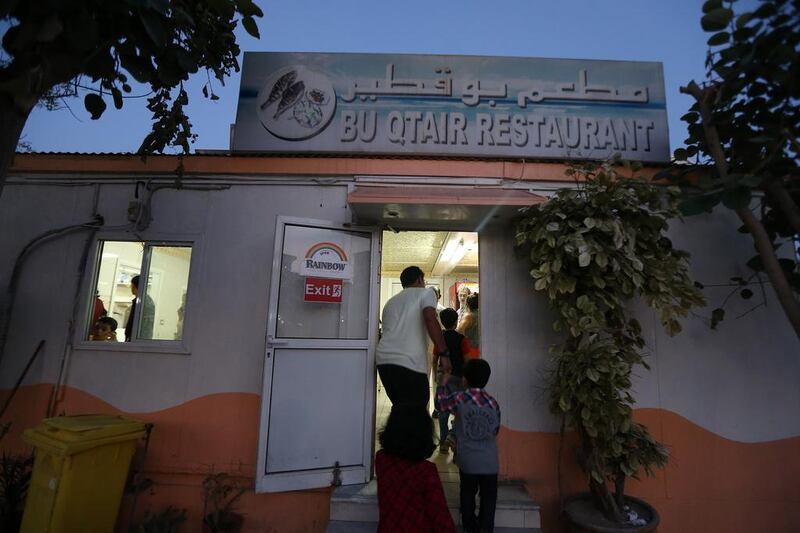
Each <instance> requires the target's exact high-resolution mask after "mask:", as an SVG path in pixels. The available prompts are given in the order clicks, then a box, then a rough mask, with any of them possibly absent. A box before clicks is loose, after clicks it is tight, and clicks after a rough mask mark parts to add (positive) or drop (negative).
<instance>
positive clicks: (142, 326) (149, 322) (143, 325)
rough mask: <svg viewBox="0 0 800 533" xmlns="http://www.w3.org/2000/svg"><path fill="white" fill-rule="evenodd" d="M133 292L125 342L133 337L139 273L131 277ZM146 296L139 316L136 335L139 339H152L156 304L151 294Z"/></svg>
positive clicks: (126, 323) (126, 324)
mask: <svg viewBox="0 0 800 533" xmlns="http://www.w3.org/2000/svg"><path fill="white" fill-rule="evenodd" d="M131 292H132V293H133V300H131V307H130V310H129V311H128V320H127V321H126V322H125V342H130V341H131V339H132V338H133V317H134V314H135V313H136V302H137V301H138V300H139V276H138V275H136V276H133V277H132V278H131ZM144 298H145V299H144V308H143V309H142V316H141V317H140V318H139V334H138V335H137V336H136V337H137V338H139V339H152V338H153V324H154V322H155V317H156V305H155V304H154V303H153V299H152V298H150V296H149V295H147V294H145V296H144Z"/></svg>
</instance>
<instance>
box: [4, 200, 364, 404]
mask: <svg viewBox="0 0 800 533" xmlns="http://www.w3.org/2000/svg"><path fill="white" fill-rule="evenodd" d="M346 193H347V190H346V187H340V186H330V187H324V186H288V185H286V186H268V187H264V186H233V187H231V188H230V189H229V190H225V191H213V192H200V191H190V190H181V191H176V190H164V191H159V192H157V193H156V194H155V195H154V197H153V204H152V209H153V222H152V224H151V225H150V227H149V228H148V229H147V230H145V231H144V232H141V233H140V234H139V236H140V237H141V238H142V239H145V240H149V239H157V240H179V241H194V248H193V254H192V255H193V257H192V266H191V272H190V280H189V293H188V296H187V303H186V316H185V323H184V337H185V339H186V347H187V349H188V353H177V354H176V353H157V352H146V351H142V352H138V353H137V352H130V351H124V349H125V348H130V346H123V347H122V348H119V347H118V346H113V345H111V344H110V343H103V345H104V348H107V349H103V350H99V349H98V345H99V343H92V345H91V346H87V343H85V344H84V345H83V346H81V345H80V344H76V347H75V350H74V351H73V353H72V355H71V361H70V365H69V373H68V376H67V380H66V383H67V385H69V386H72V387H77V388H79V389H82V390H84V391H86V392H88V393H90V394H94V395H96V396H99V397H100V398H102V399H103V400H105V401H107V402H109V403H110V404H112V405H114V406H115V407H118V408H120V409H123V410H125V411H129V412H144V411H154V410H158V409H163V408H166V407H169V406H172V405H176V404H180V403H183V402H185V401H188V400H190V399H192V398H196V397H199V396H204V395H208V394H213V393H216V392H252V393H258V394H260V392H261V373H262V367H263V358H264V340H265V334H266V319H267V298H268V291H269V279H270V273H271V266H272V250H273V242H274V241H273V239H274V232H275V226H274V223H275V220H276V218H277V216H278V215H287V216H295V217H307V218H316V219H325V220H332V221H341V222H348V221H349V220H350V211H349V209H348V208H347V205H346ZM92 195H93V188H92V187H85V186H79V187H55V186H32V185H25V186H21V185H8V186H6V188H5V190H4V191H3V196H2V199H1V200H0V250H2V251H3V253H2V258H1V259H0V286H2V287H5V286H6V285H7V281H8V279H9V277H10V273H11V269H12V268H13V259H14V258H15V257H16V256H17V254H18V253H19V251H20V250H21V249H22V248H23V246H24V245H25V244H26V243H27V242H28V241H29V240H30V239H32V238H33V237H34V236H35V235H38V234H40V233H42V232H43V231H46V230H50V229H52V228H55V227H60V226H64V225H67V224H74V223H78V222H85V221H87V220H88V219H89V218H90V215H91V211H92V210H91V203H92ZM131 198H133V184H124V185H123V184H121V185H111V184H105V185H102V186H101V189H100V202H99V209H98V211H99V212H100V214H102V215H103V216H104V217H105V221H106V225H107V226H117V225H122V224H125V223H126V213H127V206H128V201H129V200H130V199H131ZM34 206H35V208H34ZM98 235H103V238H112V239H113V238H122V237H128V238H130V235H129V234H124V233H121V232H113V231H112V232H101V233H99V234H98ZM86 239H87V233H85V232H84V233H79V234H74V235H70V236H67V237H65V238H61V239H57V240H53V241H51V242H49V243H46V244H44V245H42V246H40V247H39V248H38V249H37V250H36V251H35V252H34V253H33V254H32V255H31V257H30V258H29V260H28V261H27V263H26V267H25V271H24V274H23V276H22V279H21V283H20V287H19V291H18V294H17V300H16V305H15V308H14V314H13V318H12V324H11V330H10V338H9V341H8V345H7V348H6V357H5V359H4V361H3V362H2V365H0V387H2V388H9V387H11V386H12V385H13V383H14V381H15V380H16V379H17V377H18V376H19V374H20V372H21V371H22V368H23V367H24V365H25V363H26V360H27V357H28V355H29V354H31V353H33V350H34V348H35V346H36V344H37V343H38V341H39V340H40V339H41V338H45V339H46V340H47V345H46V348H45V350H44V352H43V353H42V354H41V356H40V358H39V359H38V361H37V362H36V363H35V364H34V366H33V367H32V368H31V370H30V372H29V374H28V377H27V378H26V381H25V383H52V382H54V381H55V380H56V379H57V376H58V369H59V367H60V362H61V358H62V354H63V353H64V352H63V349H62V348H63V346H64V344H65V341H66V338H67V331H68V323H69V320H70V317H71V316H72V301H73V298H72V297H73V294H74V293H75V290H76V286H77V284H78V283H79V282H82V283H83V285H82V289H81V290H85V291H87V294H88V290H89V286H90V284H91V283H90V281H88V280H90V278H91V276H92V274H93V272H92V268H91V266H89V267H88V268H87V269H85V270H83V271H81V270H80V269H79V262H80V256H81V253H82V250H83V246H84V244H85V242H86ZM81 300H82V303H83V301H85V295H84V294H81ZM84 309H85V308H84V307H81V308H79V310H78V313H77V316H78V317H83V316H85V315H84V314H83V313H84ZM81 320H82V318H81ZM82 331H83V324H80V326H79V330H78V332H79V333H78V337H80V336H81V333H82ZM119 344H122V345H124V344H125V343H119Z"/></svg>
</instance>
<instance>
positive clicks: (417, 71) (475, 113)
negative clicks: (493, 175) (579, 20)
mask: <svg viewBox="0 0 800 533" xmlns="http://www.w3.org/2000/svg"><path fill="white" fill-rule="evenodd" d="M233 150H235V151H249V152H273V153H275V152H279V153H291V152H303V153H322V154H324V153H359V154H360V153H369V154H394V155H398V154H406V155H437V156H470V157H522V158H557V159H602V158H605V157H608V156H609V155H611V154H613V153H616V152H620V153H621V154H622V155H623V157H625V158H627V159H632V160H639V161H657V162H664V161H668V160H669V141H668V131H667V114H666V99H665V95H664V75H663V68H662V65H661V63H655V62H633V61H596V60H575V59H540V58H515V57H477V56H436V55H400V54H313V53H282V52H248V53H245V56H244V64H243V72H242V81H241V88H240V94H239V107H238V111H237V115H236V125H235V127H234V138H233Z"/></svg>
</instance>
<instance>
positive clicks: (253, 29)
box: [242, 17, 260, 39]
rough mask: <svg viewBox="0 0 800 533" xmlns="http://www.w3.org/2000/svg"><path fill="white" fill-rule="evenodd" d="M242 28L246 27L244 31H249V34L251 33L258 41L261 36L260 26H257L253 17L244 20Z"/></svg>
mask: <svg viewBox="0 0 800 533" xmlns="http://www.w3.org/2000/svg"><path fill="white" fill-rule="evenodd" d="M242 26H244V29H245V30H246V31H247V33H249V34H250V35H252V36H253V37H255V38H256V39H258V38H259V37H260V35H259V34H258V26H257V25H256V21H255V20H253V18H252V17H245V18H243V19H242Z"/></svg>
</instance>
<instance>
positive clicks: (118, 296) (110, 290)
mask: <svg viewBox="0 0 800 533" xmlns="http://www.w3.org/2000/svg"><path fill="white" fill-rule="evenodd" d="M100 249H101V255H100V268H99V269H98V273H97V279H96V280H95V294H94V305H90V306H89V310H90V311H89V312H90V316H89V320H88V328H87V329H88V331H87V332H86V338H87V339H89V340H99V341H114V340H116V341H123V340H125V324H126V323H127V320H128V317H129V314H130V309H131V303H132V301H133V293H132V292H131V278H133V276H136V275H138V274H139V272H140V271H141V265H142V256H143V250H144V245H143V243H141V242H130V241H102V242H101V246H100ZM103 317H107V318H103ZM109 319H111V320H109ZM112 320H113V322H112ZM115 323H116V329H114V328H113V326H114V324H115Z"/></svg>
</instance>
